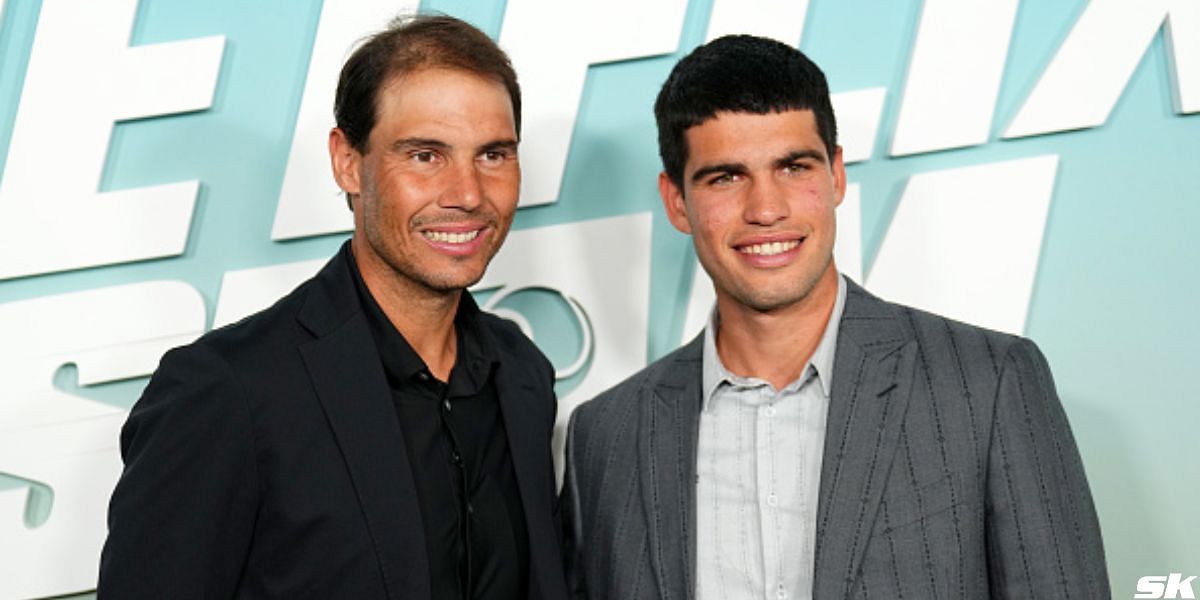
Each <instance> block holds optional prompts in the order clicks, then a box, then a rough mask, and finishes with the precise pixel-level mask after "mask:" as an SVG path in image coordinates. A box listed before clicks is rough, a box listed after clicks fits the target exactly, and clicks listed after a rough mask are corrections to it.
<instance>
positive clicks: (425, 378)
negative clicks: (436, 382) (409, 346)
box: [417, 371, 429, 381]
mask: <svg viewBox="0 0 1200 600" xmlns="http://www.w3.org/2000/svg"><path fill="white" fill-rule="evenodd" d="M417 379H420V380H421V381H429V374H428V373H426V372H425V371H421V372H420V373H417Z"/></svg>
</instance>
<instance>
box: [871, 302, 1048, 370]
mask: <svg viewBox="0 0 1200 600" xmlns="http://www.w3.org/2000/svg"><path fill="white" fill-rule="evenodd" d="M892 306H894V307H895V308H896V309H897V310H898V311H899V312H900V313H901V314H902V315H903V316H904V318H905V320H906V321H907V322H908V324H909V326H910V327H911V328H912V332H913V333H914V334H915V335H916V339H917V340H918V342H920V343H921V344H922V345H940V344H944V343H948V344H952V345H953V346H954V347H956V348H958V349H959V350H960V351H968V352H969V351H971V350H975V349H978V350H982V351H985V352H988V353H991V354H994V355H996V357H997V358H1002V357H1004V356H1005V355H1006V354H1008V353H1009V352H1010V351H1012V349H1013V347H1014V346H1015V345H1021V344H1033V342H1032V341H1030V340H1028V339H1027V338H1023V337H1021V336H1017V335H1013V334H1011V333H1005V332H1002V331H996V330H994V329H988V328H986V327H981V326H979V325H972V324H970V323H964V322H962V321H959V320H956V319H952V318H949V317H945V316H942V315H938V314H934V313H931V312H928V311H924V310H921V309H918V308H913V307H911V306H905V305H902V304H892Z"/></svg>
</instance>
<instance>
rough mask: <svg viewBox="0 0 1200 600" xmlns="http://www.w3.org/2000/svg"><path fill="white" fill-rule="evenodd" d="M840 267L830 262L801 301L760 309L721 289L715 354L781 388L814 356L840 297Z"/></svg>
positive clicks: (729, 365)
mask: <svg viewBox="0 0 1200 600" xmlns="http://www.w3.org/2000/svg"><path fill="white" fill-rule="evenodd" d="M837 278H838V274H837V270H836V269H834V268H833V266H832V265H831V266H830V268H829V270H827V271H826V272H825V273H824V274H822V275H821V279H820V280H819V281H818V282H817V285H815V286H813V289H812V291H810V292H809V293H808V295H806V296H805V297H804V298H802V299H801V300H800V301H799V302H796V303H794V304H791V305H788V306H785V307H781V308H778V309H774V310H770V311H765V312H764V311H758V310H755V309H753V308H750V307H747V306H745V305H744V304H740V303H738V302H736V301H735V300H734V299H732V298H730V297H728V296H727V295H724V294H721V293H719V292H718V294H717V314H718V315H719V317H720V320H719V323H718V326H717V344H716V345H717V354H719V355H720V357H721V363H722V364H723V365H725V368H726V369H728V370H729V371H730V372H732V373H734V374H736V375H739V376H742V377H757V378H759V379H763V380H765V381H767V382H769V383H770V384H771V385H773V386H775V388H776V389H782V388H783V387H785V386H787V385H788V384H789V383H791V382H793V381H795V380H796V379H797V378H798V377H800V374H801V373H802V372H803V370H804V367H805V365H807V364H808V361H809V359H811V358H812V355H813V352H815V351H816V349H817V345H819V344H820V343H821V336H822V335H824V333H825V327H826V325H827V324H828V323H829V316H830V315H831V314H832V313H833V305H834V303H835V302H836V301H837V289H838V281H837Z"/></svg>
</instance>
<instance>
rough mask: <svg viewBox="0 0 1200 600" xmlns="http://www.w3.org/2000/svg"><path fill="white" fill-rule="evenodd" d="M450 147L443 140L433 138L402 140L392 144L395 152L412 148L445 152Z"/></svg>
mask: <svg viewBox="0 0 1200 600" xmlns="http://www.w3.org/2000/svg"><path fill="white" fill-rule="evenodd" d="M449 147H450V144H447V143H446V142H443V141H441V140H435V139H433V138H419V137H410V138H402V139H399V140H396V141H394V142H392V150H393V151H401V150H407V149H411V148H435V149H438V150H444V149H446V148H449Z"/></svg>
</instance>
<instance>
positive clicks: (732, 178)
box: [707, 173, 741, 186]
mask: <svg viewBox="0 0 1200 600" xmlns="http://www.w3.org/2000/svg"><path fill="white" fill-rule="evenodd" d="M739 179H741V176H740V175H737V174H735V173H720V174H718V175H716V176H714V177H712V178H710V179H709V180H708V182H707V183H708V185H710V186H722V185H729V184H731V183H735V182H737V181H738V180H739Z"/></svg>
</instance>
